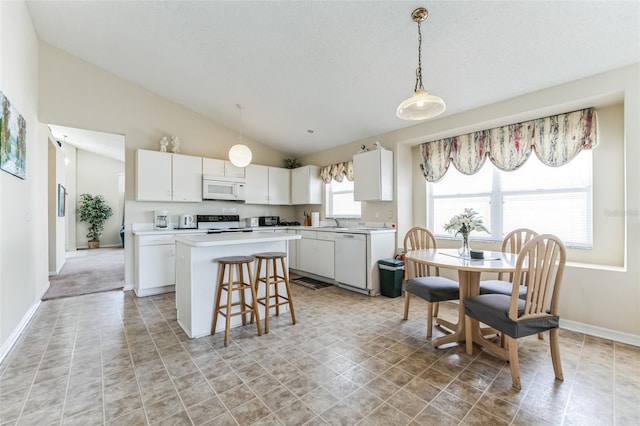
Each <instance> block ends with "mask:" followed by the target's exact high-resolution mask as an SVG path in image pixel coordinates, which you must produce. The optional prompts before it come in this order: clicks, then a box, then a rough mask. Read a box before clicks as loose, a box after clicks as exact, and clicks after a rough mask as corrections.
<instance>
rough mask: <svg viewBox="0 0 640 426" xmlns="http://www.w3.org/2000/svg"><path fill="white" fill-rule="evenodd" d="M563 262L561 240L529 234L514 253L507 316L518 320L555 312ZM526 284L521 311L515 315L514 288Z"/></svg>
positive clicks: (564, 255)
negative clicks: (514, 259) (514, 264)
mask: <svg viewBox="0 0 640 426" xmlns="http://www.w3.org/2000/svg"><path fill="white" fill-rule="evenodd" d="M565 263H566V251H565V248H564V245H563V244H562V241H560V239H559V238H558V237H556V236H554V235H550V234H544V235H539V236H536V237H533V238H532V239H531V240H530V241H529V242H528V243H526V244H525V245H524V246H523V247H522V249H521V250H520V253H519V255H518V259H517V261H516V270H515V272H514V277H515V279H514V281H513V290H512V294H511V306H510V309H509V318H510V319H512V320H513V321H522V320H526V319H530V318H535V317H541V316H546V315H558V301H557V299H558V295H559V294H560V283H561V282H562V275H563V273H564V265H565ZM522 280H525V281H526V284H527V294H526V297H525V298H524V302H525V305H524V311H523V312H522V314H521V315H520V316H518V300H519V297H518V288H519V286H520V284H521V281H522Z"/></svg>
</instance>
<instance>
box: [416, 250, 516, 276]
mask: <svg viewBox="0 0 640 426" xmlns="http://www.w3.org/2000/svg"><path fill="white" fill-rule="evenodd" d="M517 257H518V255H517V254H514V253H503V252H499V251H485V252H484V259H463V258H461V257H460V255H459V254H458V249H423V250H409V251H408V252H407V253H405V259H406V260H410V261H413V262H417V263H423V264H426V265H431V266H437V267H440V268H447V269H456V270H460V271H472V272H513V271H515V269H516V259H517Z"/></svg>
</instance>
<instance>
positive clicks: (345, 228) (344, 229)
mask: <svg viewBox="0 0 640 426" xmlns="http://www.w3.org/2000/svg"><path fill="white" fill-rule="evenodd" d="M320 228H321V229H333V230H335V231H346V230H347V229H349V228H347V227H346V226H321V227H320Z"/></svg>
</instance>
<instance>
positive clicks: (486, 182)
mask: <svg viewBox="0 0 640 426" xmlns="http://www.w3.org/2000/svg"><path fill="white" fill-rule="evenodd" d="M492 169H493V166H492V165H491V164H490V163H489V162H488V161H487V162H486V163H485V165H484V166H482V169H480V171H479V172H478V173H476V174H475V175H470V176H469V175H464V174H462V173H460V172H459V171H458V170H457V169H456V168H455V167H453V166H451V167H449V170H447V173H446V174H445V175H444V177H443V178H442V180H441V181H440V182H438V183H435V184H432V186H431V188H432V194H433V195H451V194H477V193H483V192H490V191H491V174H492Z"/></svg>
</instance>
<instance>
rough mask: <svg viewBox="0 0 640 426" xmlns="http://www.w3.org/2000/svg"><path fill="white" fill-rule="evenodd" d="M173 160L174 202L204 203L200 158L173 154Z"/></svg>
mask: <svg viewBox="0 0 640 426" xmlns="http://www.w3.org/2000/svg"><path fill="white" fill-rule="evenodd" d="M171 156H172V158H173V173H172V177H173V194H172V196H173V201H202V161H201V158H200V157H192V156H190V155H181V154H171Z"/></svg>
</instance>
